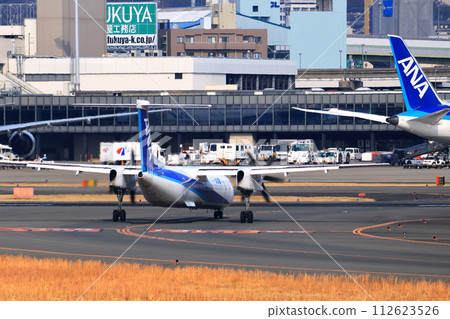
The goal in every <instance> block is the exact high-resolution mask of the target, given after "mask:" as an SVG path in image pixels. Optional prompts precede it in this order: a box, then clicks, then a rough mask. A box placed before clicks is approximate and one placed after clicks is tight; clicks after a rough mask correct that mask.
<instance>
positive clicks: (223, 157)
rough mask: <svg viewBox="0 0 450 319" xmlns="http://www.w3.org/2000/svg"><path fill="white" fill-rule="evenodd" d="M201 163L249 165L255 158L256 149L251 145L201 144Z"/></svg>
mask: <svg viewBox="0 0 450 319" xmlns="http://www.w3.org/2000/svg"><path fill="white" fill-rule="evenodd" d="M200 151H201V163H202V164H210V163H216V164H218V163H221V164H224V165H239V164H244V165H245V164H248V163H249V162H250V160H251V156H253V157H254V152H255V147H254V146H253V145H250V144H235V143H211V144H208V143H201V145H200Z"/></svg>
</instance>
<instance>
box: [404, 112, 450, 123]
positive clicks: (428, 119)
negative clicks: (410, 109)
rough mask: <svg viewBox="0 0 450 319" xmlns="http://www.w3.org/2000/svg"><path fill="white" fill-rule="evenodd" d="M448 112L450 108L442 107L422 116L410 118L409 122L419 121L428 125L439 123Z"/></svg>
mask: <svg viewBox="0 0 450 319" xmlns="http://www.w3.org/2000/svg"><path fill="white" fill-rule="evenodd" d="M448 112H450V109H442V110H439V111H436V112H434V113H430V114H427V115H424V116H421V117H416V118H414V119H412V120H409V122H419V123H423V124H428V125H436V124H437V123H439V121H440V120H442V118H443V117H444V116H446V115H447V113H448Z"/></svg>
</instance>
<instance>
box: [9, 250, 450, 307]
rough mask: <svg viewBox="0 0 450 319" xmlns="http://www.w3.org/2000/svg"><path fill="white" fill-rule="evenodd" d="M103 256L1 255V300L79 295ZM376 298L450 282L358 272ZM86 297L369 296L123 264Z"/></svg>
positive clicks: (333, 282)
mask: <svg viewBox="0 0 450 319" xmlns="http://www.w3.org/2000/svg"><path fill="white" fill-rule="evenodd" d="M108 266H109V265H108V264H106V263H103V262H100V261H69V260H64V259H37V258H31V257H13V256H1V257H0V300H8V301H10V300H14V301H23V300H27V301H30V300H50V301H56V300H76V299H77V298H78V297H79V296H80V295H81V294H82V293H83V292H84V291H85V290H86V289H87V288H88V287H89V286H90V285H91V284H92V283H93V282H94V281H95V280H96V279H97V278H98V277H99V276H100V274H102V273H103V272H104V271H105V270H106V269H107V268H108ZM356 280H357V281H358V283H359V284H360V285H361V286H363V287H364V289H366V290H367V291H368V293H370V294H371V295H372V296H373V298H374V299H375V300H395V301H397V300H409V301H414V300H449V297H450V296H449V294H450V289H449V288H450V287H449V286H450V284H449V283H447V282H442V281H438V282H427V281H424V280H413V281H404V280H400V279H397V278H390V279H381V278H378V277H371V276H367V275H360V276H356ZM81 300H99V301H103V300H107V301H118V300H146V301H155V300H164V301H172V300H178V301H186V300H187V301H191V300H225V301H229V300H231V301H242V300H263V301H264V300H305V301H309V300H370V298H369V297H368V296H367V294H365V293H364V292H363V291H362V290H361V289H360V288H359V287H358V286H357V285H356V284H355V283H354V282H353V281H352V280H351V279H349V278H348V277H346V276H334V275H304V274H299V275H289V274H275V273H270V272H264V271H259V270H256V271H244V270H232V269H224V268H219V269H211V268H206V267H181V266H174V267H162V266H155V265H153V266H146V265H139V264H128V263H119V264H117V265H115V266H114V267H112V268H111V270H110V271H108V272H107V273H106V275H105V276H104V277H103V278H101V279H100V280H99V281H98V282H97V283H96V284H95V285H94V286H93V287H92V289H90V290H89V291H88V292H87V293H86V294H85V295H84V296H83V298H81Z"/></svg>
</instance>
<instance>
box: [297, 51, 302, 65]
mask: <svg viewBox="0 0 450 319" xmlns="http://www.w3.org/2000/svg"><path fill="white" fill-rule="evenodd" d="M298 56H299V64H298V68H299V69H301V68H302V53H301V52H299V53H298Z"/></svg>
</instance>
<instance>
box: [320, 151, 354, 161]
mask: <svg viewBox="0 0 450 319" xmlns="http://www.w3.org/2000/svg"><path fill="white" fill-rule="evenodd" d="M324 163H327V164H343V163H347V164H348V163H350V153H348V152H345V151H342V150H341V149H340V148H329V149H327V152H326V154H325V159H324Z"/></svg>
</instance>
